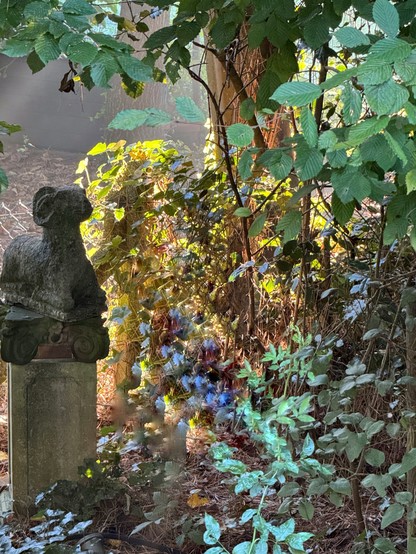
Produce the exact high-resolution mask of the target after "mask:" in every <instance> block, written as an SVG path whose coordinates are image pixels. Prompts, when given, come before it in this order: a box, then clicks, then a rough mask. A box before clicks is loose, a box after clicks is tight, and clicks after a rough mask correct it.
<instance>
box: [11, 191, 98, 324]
mask: <svg viewBox="0 0 416 554" xmlns="http://www.w3.org/2000/svg"><path fill="white" fill-rule="evenodd" d="M91 213H92V206H91V204H90V202H89V200H88V199H87V197H86V194H85V191H84V190H83V189H82V188H80V187H78V186H65V187H61V188H55V187H50V186H47V187H43V188H41V189H40V190H39V191H38V192H37V193H36V194H35V196H34V198H33V219H34V221H35V223H36V224H37V225H40V226H41V227H43V235H42V236H37V235H22V236H19V237H17V238H15V239H14V240H13V241H12V242H11V243H10V245H9V246H8V248H7V249H6V251H5V254H4V259H3V270H2V273H1V276H0V289H1V290H2V292H3V300H4V302H5V303H6V304H9V305H21V306H23V307H24V308H26V309H29V310H33V311H34V312H37V313H39V314H41V315H44V316H48V317H51V318H54V319H56V320H58V321H62V322H72V321H80V320H85V319H88V318H94V317H97V316H100V315H101V314H102V312H104V311H105V310H106V300H105V293H104V291H103V290H102V289H101V288H100V287H99V285H98V281H97V278H96V275H95V273H94V269H93V267H92V265H91V263H90V261H89V260H88V258H87V256H86V253H85V249H84V245H83V242H82V237H81V233H80V229H79V226H80V223H81V222H82V221H85V220H86V219H88V218H89V217H90V215H91Z"/></svg>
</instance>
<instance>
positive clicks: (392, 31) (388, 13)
mask: <svg viewBox="0 0 416 554" xmlns="http://www.w3.org/2000/svg"><path fill="white" fill-rule="evenodd" d="M373 17H374V21H375V22H376V23H377V25H378V26H379V27H380V29H381V30H382V31H384V32H385V33H386V35H387V36H389V37H392V38H393V37H395V36H397V35H398V33H399V28H400V22H399V14H398V12H397V10H396V8H395V7H394V6H393V5H392V4H391V3H390V2H389V1H388V0H376V1H375V2H374V5H373Z"/></svg>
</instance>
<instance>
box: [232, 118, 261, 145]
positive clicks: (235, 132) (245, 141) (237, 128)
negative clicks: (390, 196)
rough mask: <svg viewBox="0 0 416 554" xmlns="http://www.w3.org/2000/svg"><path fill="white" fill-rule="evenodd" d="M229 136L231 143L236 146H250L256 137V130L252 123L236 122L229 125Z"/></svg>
mask: <svg viewBox="0 0 416 554" xmlns="http://www.w3.org/2000/svg"><path fill="white" fill-rule="evenodd" d="M227 137H228V140H229V142H230V144H233V145H234V146H239V147H243V146H248V145H249V144H250V143H251V142H252V140H253V138H254V131H253V129H252V127H250V125H246V124H245V123H234V125H230V126H229V127H227Z"/></svg>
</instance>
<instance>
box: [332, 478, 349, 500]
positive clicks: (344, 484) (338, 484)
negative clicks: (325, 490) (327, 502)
mask: <svg viewBox="0 0 416 554" xmlns="http://www.w3.org/2000/svg"><path fill="white" fill-rule="evenodd" d="M329 488H330V489H331V490H333V491H334V492H336V493H338V494H345V495H347V496H349V495H350V494H351V484H350V482H349V481H348V479H345V478H343V477H340V478H339V479H337V480H336V481H333V482H332V483H329Z"/></svg>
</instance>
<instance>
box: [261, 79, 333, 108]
mask: <svg viewBox="0 0 416 554" xmlns="http://www.w3.org/2000/svg"><path fill="white" fill-rule="evenodd" d="M321 94H322V91H321V89H320V87H319V86H318V85H315V84H314V83H307V82H299V81H292V82H291V83H283V85H280V87H278V88H277V89H276V90H275V91H274V93H273V94H272V95H271V97H270V99H271V100H275V101H276V102H279V104H286V105H289V106H306V104H310V103H311V102H313V101H314V100H316V99H317V98H319V97H320V96H321Z"/></svg>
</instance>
